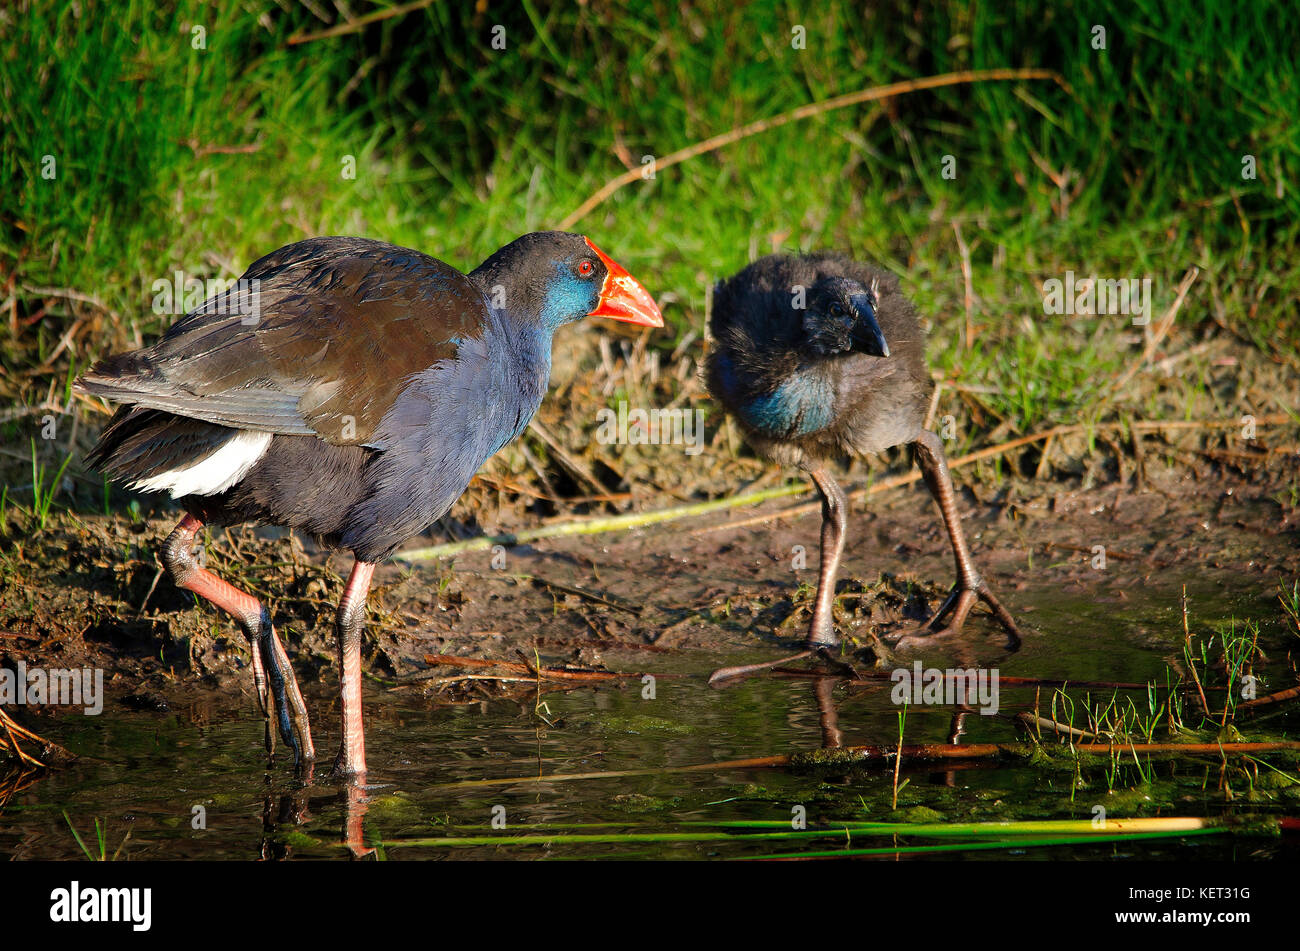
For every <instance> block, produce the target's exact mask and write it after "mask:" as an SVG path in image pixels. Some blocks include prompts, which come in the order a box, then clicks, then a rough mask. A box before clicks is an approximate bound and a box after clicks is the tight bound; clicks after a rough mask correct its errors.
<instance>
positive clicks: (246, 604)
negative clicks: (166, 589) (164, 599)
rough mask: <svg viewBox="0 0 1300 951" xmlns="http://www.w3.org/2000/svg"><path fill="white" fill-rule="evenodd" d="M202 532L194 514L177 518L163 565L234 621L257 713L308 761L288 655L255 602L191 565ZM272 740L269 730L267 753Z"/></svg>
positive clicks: (305, 727)
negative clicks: (245, 643)
mask: <svg viewBox="0 0 1300 951" xmlns="http://www.w3.org/2000/svg"><path fill="white" fill-rule="evenodd" d="M202 527H203V523H202V522H201V521H199V520H198V519H197V518H195V517H194V516H193V515H186V516H185V517H184V518H183V519H181V522H180V524H179V525H177V526H176V528H175V529H174V530H173V531H172V533H171V534H170V535H168V536H167V540H166V541H165V542H164V543H163V550H162V557H163V562H164V563H165V564H166V565H167V569H168V570H169V571H170V572H171V576H172V580H173V581H175V582H176V585H177V587H180V588H184V589H185V590H187V591H193V592H194V593H195V594H197V595H198V596H199V597H201V598H203V599H205V600H207V601H210V602H211V603H212V604H215V605H216V606H217V607H219V608H221V609H222V610H223V611H227V612H229V613H230V614H232V615H234V616H235V619H236V620H238V621H239V623H240V625H241V626H242V627H243V628H244V632H245V633H246V634H247V635H248V640H249V643H250V644H251V646H252V654H253V680H254V682H255V683H256V685H257V698H258V701H259V702H260V703H261V705H262V712H263V713H265V714H266V715H267V716H269V717H275V718H276V719H278V721H279V726H280V732H281V734H282V735H283V736H284V739H285V742H286V743H288V744H289V746H290V748H291V749H293V751H294V757H295V759H296V760H297V761H299V762H303V761H305V762H311V761H312V760H313V759H315V757H316V750H315V748H314V747H313V746H312V741H311V725H310V723H309V722H308V719H307V705H306V704H305V703H303V699H302V692H301V691H300V690H299V689H298V681H297V678H295V677H294V673H293V667H292V666H290V664H289V655H288V653H287V652H286V651H285V649H284V645H283V644H281V643H280V638H279V637H278V636H277V635H276V633H275V628H274V627H272V626H271V616H270V614H269V612H268V611H267V610H266V608H265V607H264V606H263V605H262V602H260V601H258V600H257V598H255V597H253V596H252V595H251V594H247V593H245V592H243V591H240V590H239V589H238V588H236V587H235V586H234V585H232V584H228V583H227V582H225V581H222V580H221V579H220V578H218V577H217V576H216V575H214V574H213V573H212V572H210V571H208V570H207V569H206V568H204V567H202V566H201V565H200V564H199V563H198V562H197V561H196V560H195V558H194V552H193V547H194V536H195V535H197V534H198V531H199V529H201V528H202ZM268 673H269V677H268ZM268 680H269V683H268ZM273 737H274V733H273V732H272V731H271V730H270V729H269V727H268V731H267V748H268V749H270V747H271V743H272V740H273Z"/></svg>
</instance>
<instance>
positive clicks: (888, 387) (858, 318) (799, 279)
mask: <svg viewBox="0 0 1300 951" xmlns="http://www.w3.org/2000/svg"><path fill="white" fill-rule="evenodd" d="M711 329H712V332H713V337H714V341H715V344H714V348H713V350H712V351H711V352H710V354H709V357H708V362H707V365H706V368H705V375H706V379H707V383H708V388H709V390H710V392H711V393H712V394H713V396H714V398H715V399H717V400H718V401H719V402H721V403H722V405H723V406H724V407H725V408H726V409H727V411H728V412H730V413H731V414H732V416H734V417H735V419H736V420H737V422H738V423H739V424H740V427H741V429H742V431H743V432H744V434H745V437H746V439H747V440H748V442H749V443H750V445H751V446H753V447H754V449H755V450H757V451H758V453H759V454H760V455H763V456H765V457H767V458H768V459H771V460H773V461H775V462H779V463H782V464H786V465H794V466H798V467H800V468H802V469H804V470H805V471H807V472H808V474H809V475H810V476H811V477H812V479H813V481H814V482H815V483H816V485H817V488H818V489H819V490H820V492H821V496H822V536H821V571H820V574H819V576H818V580H817V598H816V602H815V604H814V607H813V616H812V625H811V628H810V629H809V632H808V639H807V645H808V647H809V648H810V650H815V651H820V650H822V649H824V648H827V647H830V646H832V645H834V644H835V643H836V642H837V641H836V637H835V629H834V618H833V604H834V600H835V575H836V572H837V570H838V568H839V561H840V554H841V552H842V551H843V550H844V533H845V530H846V528H847V514H848V505H847V502H846V500H845V498H844V493H843V491H842V490H841V489H840V487H839V485H838V484H837V483H836V481H835V479H834V478H833V477H832V476H831V474H830V472H829V471H828V470H827V468H826V463H827V462H828V461H829V460H831V459H832V458H836V457H841V456H846V455H849V454H865V453H878V452H883V451H884V450H886V449H889V448H891V447H893V446H900V445H903V444H905V443H907V444H910V445H911V447H912V450H913V454H914V456H915V458H916V461H917V464H918V465H919V466H920V467H921V474H922V476H924V478H925V483H926V485H927V486H928V487H929V489H930V492H931V494H933V495H934V498H935V500H936V501H937V502H938V503H939V511H940V513H941V514H942V515H943V521H944V525H945V527H946V528H947V530H948V538H949V540H950V541H951V542H952V550H953V554H954V556H955V557H956V561H957V584H956V586H955V587H954V588H953V589H952V592H951V594H949V596H948V598H947V600H945V601H944V603H943V605H942V606H941V607H940V608H939V610H938V612H937V613H936V614H935V616H934V618H933V619H932V620H931V622H930V625H929V627H930V629H931V630H936V629H937V628H938V625H939V624H940V622H941V621H942V620H943V619H944V618H950V620H949V623H948V625H947V627H946V628H944V629H943V632H952V631H956V630H959V629H960V628H961V627H962V625H963V624H964V623H965V621H966V616H967V615H968V614H969V613H970V609H971V607H972V606H973V605H974V603H975V600H976V599H977V598H978V599H979V600H982V601H984V602H985V603H986V604H987V605H988V606H989V608H990V609H991V610H992V611H993V614H994V616H995V617H996V618H997V620H998V621H999V622H1000V623H1001V625H1002V627H1003V628H1004V629H1005V630H1006V631H1007V633H1008V635H1009V637H1010V639H1011V640H1012V641H1013V642H1017V643H1018V641H1019V631H1018V630H1017V628H1016V622H1015V621H1014V620H1013V619H1012V617H1011V615H1010V614H1009V613H1008V612H1007V611H1006V609H1005V608H1003V607H1002V605H1001V604H1000V603H999V602H998V599H997V598H996V597H994V596H993V592H991V591H990V590H989V588H988V585H987V584H985V582H984V580H983V579H982V578H981V577H980V575H979V572H977V571H976V570H975V566H974V564H973V563H972V561H971V557H970V549H969V548H968V547H967V545H966V538H965V536H964V535H963V534H962V530H961V518H960V516H959V515H958V512H957V497H956V493H955V492H954V491H953V486H952V478H951V476H950V475H949V474H948V463H947V461H946V460H945V458H944V453H943V443H942V442H941V441H940V439H939V437H937V436H936V435H935V434H934V433H932V432H929V431H928V430H926V429H925V428H924V423H925V416H926V412H927V410H928V408H929V404H930V394H931V392H932V391H933V388H934V384H933V382H932V381H931V379H930V374H929V372H928V370H927V369H926V364H925V337H924V333H923V332H922V330H921V326H920V324H919V323H918V322H917V318H916V312H915V310H914V309H913V307H912V304H911V302H910V301H908V299H907V298H906V297H904V296H903V294H902V293H901V292H900V291H899V287H898V280H897V278H895V277H894V276H893V275H891V274H888V273H887V272H884V271H879V270H876V269H875V268H873V267H870V266H868V265H866V264H861V263H859V262H857V261H853V260H852V259H850V258H847V257H844V256H842V255H838V254H831V253H818V254H810V255H806V256H802V257H793V256H783V255H770V256H768V257H765V258H762V259H760V260H758V261H755V262H754V263H753V264H751V265H749V266H748V267H746V268H745V269H744V270H742V271H740V272H739V273H738V274H735V275H733V276H732V277H731V278H729V279H727V280H725V281H723V282H721V283H719V284H718V286H717V288H716V289H715V291H714V295H713V317H712V323H711ZM780 662H781V661H777V662H776V663H780ZM769 666H772V664H754V665H748V666H746V667H734V668H726V669H724V670H721V671H718V672H717V673H715V674H714V680H715V681H716V680H721V679H725V678H726V677H729V676H734V675H737V674H742V673H749V672H752V671H754V670H761V669H763V668H764V667H769Z"/></svg>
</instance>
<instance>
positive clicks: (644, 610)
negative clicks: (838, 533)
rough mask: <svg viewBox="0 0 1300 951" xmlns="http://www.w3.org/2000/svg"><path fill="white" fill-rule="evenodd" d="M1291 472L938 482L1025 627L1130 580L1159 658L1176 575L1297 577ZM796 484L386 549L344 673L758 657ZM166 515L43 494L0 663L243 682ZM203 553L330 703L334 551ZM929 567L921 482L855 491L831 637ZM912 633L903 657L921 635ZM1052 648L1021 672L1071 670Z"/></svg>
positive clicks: (778, 581)
mask: <svg viewBox="0 0 1300 951" xmlns="http://www.w3.org/2000/svg"><path fill="white" fill-rule="evenodd" d="M1294 479H1295V473H1294V471H1293V469H1292V468H1290V467H1289V466H1280V467H1278V468H1276V469H1275V470H1273V471H1269V472H1262V473H1261V472H1257V473H1256V474H1255V475H1254V476H1253V477H1252V478H1249V479H1247V478H1243V477H1240V476H1234V475H1232V474H1230V473H1218V474H1214V475H1212V476H1211V475H1208V474H1207V473H1204V472H1202V473H1197V472H1196V471H1194V470H1191V469H1188V468H1181V469H1176V468H1170V469H1161V470H1150V471H1148V473H1147V475H1146V479H1145V485H1144V488H1143V489H1142V490H1141V491H1134V490H1132V489H1126V488H1124V487H1122V486H1119V485H1109V486H1103V487H1096V488H1092V489H1088V490H1083V489H1067V488H1063V487H1062V486H1060V484H1058V483H1044V482H1038V481H1033V480H1014V481H1012V480H1004V481H1003V482H1001V483H1000V484H982V483H977V484H975V485H974V486H968V487H964V488H963V489H962V490H961V498H962V507H963V514H964V517H965V526H966V531H967V533H968V536H969V537H970V539H971V542H972V545H973V548H974V554H975V558H976V561H977V564H978V566H979V567H980V569H981V571H982V572H983V573H984V575H985V577H986V579H987V580H988V581H989V582H990V584H991V585H993V586H994V588H995V590H996V591H997V593H998V594H999V595H1000V596H1001V597H1002V600H1003V601H1004V602H1006V603H1007V604H1008V605H1009V606H1010V607H1011V609H1012V610H1013V611H1014V612H1016V614H1017V616H1018V618H1019V620H1020V621H1021V623H1022V626H1023V627H1024V628H1025V629H1026V631H1027V637H1028V638H1029V639H1030V640H1035V639H1048V640H1049V642H1050V639H1051V638H1052V637H1053V634H1054V632H1056V631H1059V630H1063V629H1066V628H1069V627H1070V626H1072V625H1073V624H1075V623H1076V622H1077V613H1078V612H1079V611H1088V612H1090V613H1093V614H1094V615H1097V616H1104V615H1105V614H1113V615H1120V614H1122V613H1123V612H1124V611H1125V605H1126V604H1127V603H1128V602H1129V601H1130V598H1131V596H1132V593H1133V592H1134V591H1138V590H1140V591H1141V592H1142V596H1143V600H1144V601H1145V602H1150V601H1152V600H1153V597H1154V600H1155V601H1156V602H1157V603H1161V604H1164V605H1166V607H1167V609H1168V615H1167V617H1166V618H1163V619H1161V618H1150V619H1149V622H1150V623H1139V624H1137V625H1136V626H1134V625H1133V624H1131V623H1129V624H1126V625H1124V627H1125V629H1126V631H1127V634H1126V636H1127V637H1129V638H1130V639H1134V638H1136V639H1138V640H1141V639H1143V638H1148V639H1150V641H1151V643H1150V644H1148V645H1147V646H1148V647H1152V646H1158V645H1160V644H1161V643H1165V642H1167V643H1168V644H1169V645H1171V646H1170V648H1169V656H1170V658H1171V659H1173V660H1176V653H1177V651H1176V650H1175V649H1174V647H1173V645H1175V643H1176V640H1177V638H1176V636H1175V635H1176V634H1177V632H1178V630H1180V628H1179V627H1178V623H1180V622H1178V623H1175V622H1176V621H1177V619H1178V617H1179V616H1180V610H1181V608H1180V598H1181V590H1182V587H1183V586H1184V585H1186V587H1187V591H1188V596H1189V599H1190V602H1189V604H1190V607H1189V610H1190V612H1191V614H1192V616H1193V618H1194V619H1197V618H1199V617H1200V616H1201V615H1202V610H1203V609H1204V612H1205V613H1207V614H1210V615H1214V616H1218V615H1219V614H1221V613H1222V611H1223V609H1224V606H1225V605H1228V606H1233V605H1235V606H1236V607H1235V608H1234V609H1235V610H1237V611H1241V612H1243V613H1250V614H1266V613H1268V612H1269V610H1270V602H1271V601H1275V598H1276V590H1277V584H1278V583H1279V582H1281V581H1284V580H1294V579H1295V578H1296V577H1297V576H1300V533H1298V532H1297V528H1298V527H1300V517H1298V515H1297V510H1296V508H1295V507H1294V506H1293V505H1288V500H1289V498H1290V495H1289V493H1290V492H1291V490H1292V487H1293V486H1294V484H1295V483H1294ZM801 501H805V500H804V499H797V500H791V501H780V502H771V503H767V504H765V505H764V506H760V507H756V508H751V509H742V510H736V511H734V512H732V513H729V514H724V515H721V516H713V517H710V518H708V519H703V520H683V521H680V522H674V523H669V524H666V525H660V526H656V527H653V528H647V529H639V530H635V531H631V532H620V533H608V534H603V535H596V536H591V537H578V538H568V539H553V540H549V541H547V542H545V543H538V544H537V545H535V546H519V547H515V548H510V549H506V550H501V551H497V552H495V553H494V552H476V553H470V554H465V555H461V556H459V557H458V558H456V559H455V560H454V561H451V560H442V561H437V562H432V563H422V564H418V565H407V564H402V563H400V562H397V563H390V564H388V565H385V566H383V567H382V568H381V569H380V571H379V573H378V574H377V576H376V588H375V593H374V595H373V596H372V607H371V615H370V620H369V624H368V627H367V632H366V639H365V644H366V646H365V661H366V664H367V667H368V671H369V673H370V675H371V677H372V680H373V681H375V682H376V684H378V685H381V686H385V687H393V686H397V685H402V688H403V692H406V693H417V694H420V695H427V696H428V697H429V698H430V699H431V700H432V701H434V702H438V701H439V700H445V701H448V702H452V701H459V702H464V700H465V699H466V696H465V691H464V690H463V689H461V690H452V689H449V688H448V687H447V685H446V680H447V677H446V676H444V674H446V673H447V672H446V671H438V672H433V671H430V670H428V665H427V664H426V663H425V659H424V658H425V655H427V654H450V655H458V656H465V657H472V658H491V659H501V660H508V661H513V662H520V661H521V655H522V656H523V658H524V659H526V660H527V661H529V662H531V661H532V660H533V659H534V658H538V659H540V660H541V662H542V663H543V664H548V665H563V664H580V665H584V666H593V667H600V666H602V665H608V666H610V667H613V668H619V669H624V670H629V669H630V670H643V669H654V670H662V671H679V672H681V671H691V672H700V671H705V670H707V669H711V666H712V665H714V664H716V663H717V661H718V659H719V657H726V658H728V659H737V660H755V659H765V658H767V657H770V656H772V651H773V650H775V649H777V648H778V647H781V646H788V645H792V644H794V643H795V642H797V641H798V640H799V639H800V638H801V637H802V636H803V633H804V625H805V624H806V623H807V618H808V611H809V609H810V606H811V604H810V602H811V596H812V587H813V586H814V585H815V582H816V567H817V552H818V538H819V530H820V519H819V517H818V516H817V515H804V516H800V517H793V518H783V517H780V513H781V512H782V511H783V510H785V509H788V508H791V507H792V505H794V504H797V503H798V502H801ZM763 516H766V518H764V519H763V521H761V522H758V523H756V519H757V518H759V517H763ZM170 527H171V522H170V520H169V519H168V518H164V517H158V518H149V519H145V520H142V521H139V522H136V523H132V522H131V520H130V519H129V517H127V516H126V515H109V516H103V515H90V514H77V515H71V514H64V515H61V516H57V517H56V518H55V519H53V520H52V522H51V524H50V525H48V526H47V529H46V530H45V531H44V532H41V533H39V534H37V535H36V536H34V537H32V538H30V539H29V540H27V542H26V543H24V544H22V545H20V546H17V547H16V548H15V549H13V550H12V551H11V553H10V556H9V558H8V559H7V561H6V568H5V571H4V575H3V586H2V587H0V663H3V664H4V665H6V666H11V667H12V666H13V665H14V664H15V663H16V662H17V661H18V660H24V661H26V662H27V663H28V664H29V665H43V666H47V667H60V668H67V667H99V668H103V669H104V671H105V677H106V681H107V683H106V690H107V693H108V695H109V697H110V698H112V700H113V702H117V703H125V704H127V705H129V706H132V707H136V708H141V709H162V708H165V707H166V706H168V705H170V704H175V703H192V702H194V701H195V700H196V698H199V697H201V696H202V695H204V694H205V693H214V694H217V695H220V694H223V693H240V694H244V695H246V696H248V697H250V698H251V675H250V673H249V670H248V665H249V653H248V647H247V642H246V641H245V639H244V637H243V635H242V633H241V631H240V630H239V628H238V627H237V626H236V625H235V623H234V622H233V621H232V620H231V619H229V618H227V617H225V616H223V615H220V614H218V612H216V611H215V610H214V609H213V608H211V607H210V606H208V605H207V604H201V605H200V604H197V603H196V601H195V598H194V597H193V596H192V595H190V594H189V593H187V592H183V591H179V590H178V589H176V588H175V587H174V586H173V585H172V584H171V582H170V579H169V578H168V577H167V576H166V574H165V573H164V572H162V571H161V569H160V565H159V563H158V562H157V560H156V558H155V552H156V550H157V547H158V544H159V542H160V541H161V539H162V538H163V537H165V535H166V534H167V532H168V531H169V530H170ZM443 537H445V536H443ZM431 539H432V540H440V538H438V537H437V535H436V533H435V535H433V536H426V537H424V538H421V539H415V540H413V541H412V542H411V547H417V546H418V545H421V544H427V543H429V541H430V540H431ZM207 560H208V565H209V567H211V568H212V569H213V570H214V571H216V572H218V573H219V574H220V575H221V576H222V577H225V578H227V579H228V580H231V581H232V582H234V583H236V584H239V585H241V586H243V587H245V588H247V589H248V590H250V591H252V592H253V593H255V594H257V595H258V596H259V597H262V598H265V599H267V601H268V602H269V604H270V605H271V610H272V615H273V617H274V619H275V623H276V627H277V630H279V631H280V633H281V636H282V637H284V639H285V642H286V645H287V646H288V647H289V650H290V653H291V654H292V656H293V659H294V664H295V668H296V670H297V672H298V676H299V679H300V682H301V683H302V686H303V689H304V691H305V692H306V693H307V694H308V695H309V697H313V698H315V699H316V700H317V701H326V700H328V701H329V702H332V701H333V691H334V689H335V686H336V683H337V680H336V674H335V671H334V663H335V656H336V655H335V652H334V643H333V628H332V625H333V612H334V605H335V600H336V598H337V597H338V592H339V591H340V590H341V585H342V579H341V578H340V576H339V572H344V573H346V570H347V567H348V564H349V559H348V558H347V557H346V556H341V555H337V554H335V555H330V554H329V553H327V552H321V551H319V550H317V549H316V548H315V547H314V545H313V544H312V542H311V540H309V539H306V540H305V539H301V538H297V537H292V538H291V537H290V535H289V533H286V532H284V531H283V530H280V529H273V528H247V527H244V528H236V529H232V530H230V531H220V530H218V531H216V532H214V534H213V537H212V538H211V540H210V542H209V544H208V547H207ZM952 578H953V567H952V559H951V554H950V550H949V548H948V545H947V540H946V536H945V535H944V533H943V530H942V525H941V523H940V521H939V519H938V514H937V511H936V510H935V507H934V504H933V502H932V501H931V500H930V498H929V496H928V495H927V494H926V493H925V491H924V489H922V488H921V487H920V486H918V485H913V486H910V487H905V488H902V489H897V490H892V491H888V492H885V493H883V494H882V495H880V496H877V497H875V498H873V499H872V500H870V502H869V503H867V504H858V505H855V506H854V507H853V512H852V517H851V531H850V536H849V539H848V543H847V547H846V552H845V560H844V566H843V570H842V571H841V575H840V582H839V586H838V593H839V601H838V602H837V617H838V621H839V624H838V627H839V630H840V632H841V634H842V635H843V636H844V637H845V642H846V648H845V649H846V652H848V653H850V654H854V655H855V656H857V657H858V659H859V660H861V661H863V662H866V663H870V662H871V660H872V657H871V655H870V653H869V652H863V653H859V651H860V650H861V649H863V648H865V647H867V646H868V645H870V644H871V643H872V641H873V639H874V638H875V637H877V636H879V637H883V638H884V639H885V640H886V642H892V640H894V639H896V638H897V637H898V636H899V635H900V634H902V633H904V632H905V631H907V630H908V629H910V628H911V627H912V626H914V625H915V624H916V623H917V622H918V621H920V620H921V619H924V618H926V617H928V616H929V614H930V613H931V612H932V611H933V610H934V609H935V608H936V607H937V604H938V602H939V601H940V600H941V599H942V596H943V594H944V593H945V592H946V591H947V588H948V586H949V585H950V584H951V581H952ZM1252 602H1253V610H1251V609H1250V608H1251V603H1252ZM1272 607H1274V608H1275V607H1276V605H1275V604H1273V605H1272ZM1130 620H1131V619H1130ZM960 640H961V642H962V643H960V644H956V645H954V644H943V645H937V644H936V645H934V650H935V651H937V652H939V653H942V654H945V655H947V654H951V653H952V652H953V651H954V650H955V651H956V652H957V654H959V655H967V656H976V655H983V656H988V655H989V654H990V653H992V654H998V653H1000V652H1002V645H1001V639H1000V637H999V635H998V632H997V629H996V627H995V626H994V625H993V624H992V623H990V622H989V620H988V619H987V617H986V616H984V615H982V614H981V612H980V609H977V611H976V613H975V615H974V616H973V618H972V620H971V622H969V623H968V625H967V628H966V631H965V632H964V634H963V635H962V638H961V639H960ZM912 643H913V642H909V650H908V651H907V652H906V653H908V654H909V656H910V654H911V653H916V652H917V651H920V652H921V653H922V654H926V653H931V651H930V650H929V649H928V647H927V645H924V644H922V645H920V646H919V647H916V648H915V650H913V649H912V648H911V645H912ZM1060 666H1061V669H1060V670H1057V671H1051V672H1049V671H1039V674H1040V675H1043V676H1048V675H1052V674H1053V673H1054V674H1057V675H1061V676H1073V677H1079V676H1083V675H1085V674H1086V673H1087V672H1086V671H1081V670H1072V669H1069V668H1070V665H1069V663H1066V662H1064V661H1063V662H1062V664H1061V665H1060ZM1116 679H1125V680H1131V679H1134V678H1133V675H1126V676H1123V677H1120V678H1116ZM461 686H462V687H463V686H464V685H461ZM474 689H475V690H476V691H478V692H479V693H482V694H483V695H484V696H490V695H491V694H490V687H484V686H482V685H479V686H476V687H475V688H474ZM477 695H478V694H474V693H471V696H477Z"/></svg>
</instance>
